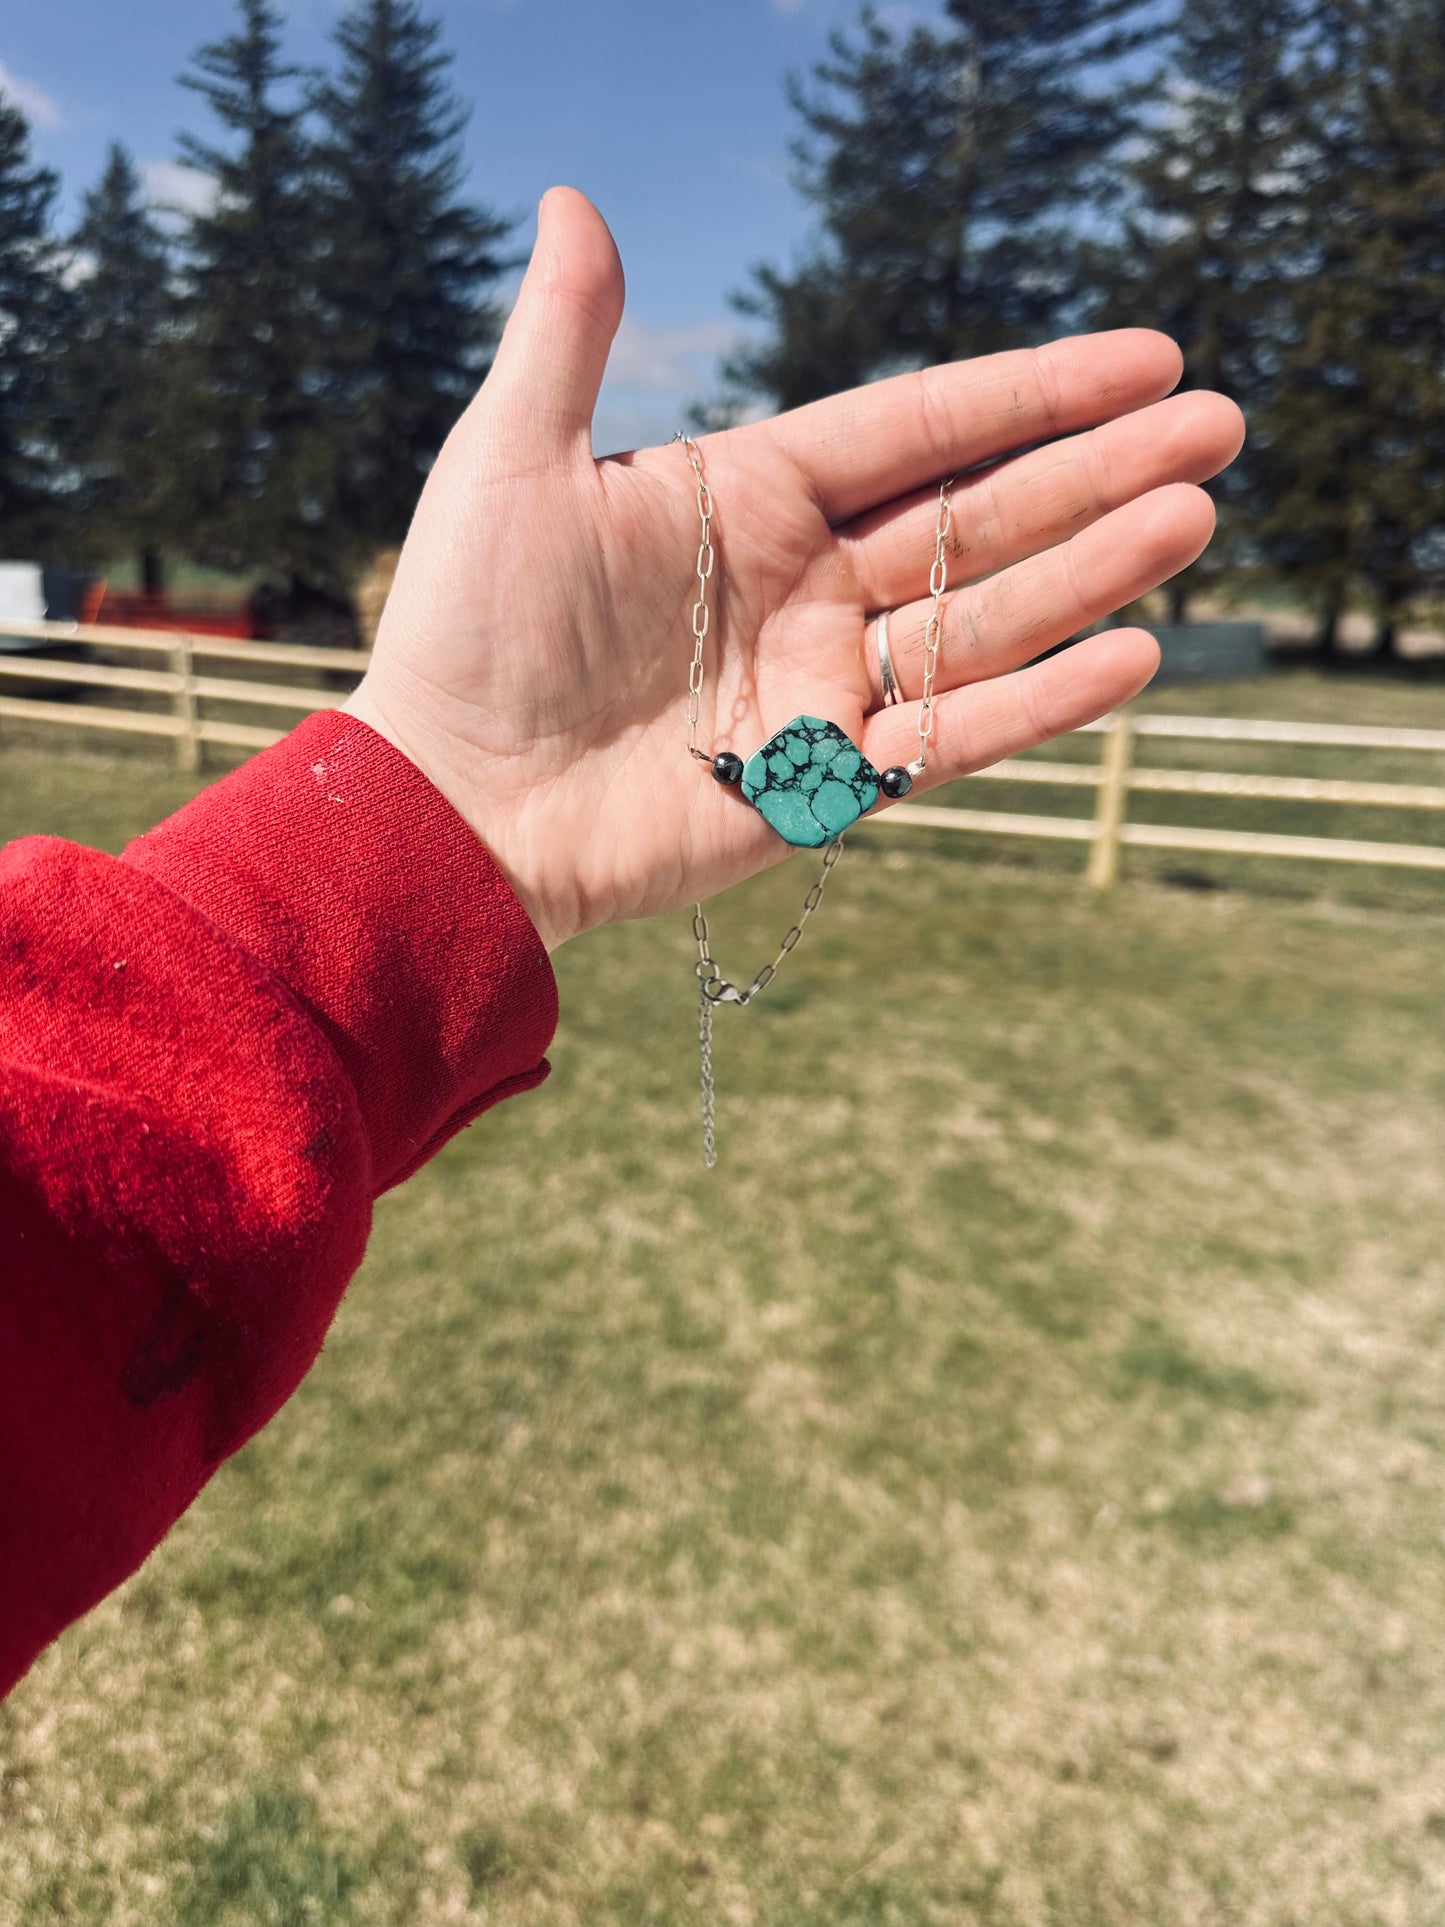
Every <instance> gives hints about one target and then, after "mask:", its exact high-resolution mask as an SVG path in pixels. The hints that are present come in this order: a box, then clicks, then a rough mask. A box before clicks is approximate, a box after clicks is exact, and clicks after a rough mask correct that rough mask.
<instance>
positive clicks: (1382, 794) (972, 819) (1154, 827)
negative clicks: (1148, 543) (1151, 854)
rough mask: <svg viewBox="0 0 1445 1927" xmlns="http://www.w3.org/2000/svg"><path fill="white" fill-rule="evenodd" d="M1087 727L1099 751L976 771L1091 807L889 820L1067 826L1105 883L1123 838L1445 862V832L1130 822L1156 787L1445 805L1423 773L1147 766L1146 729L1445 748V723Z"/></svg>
mask: <svg viewBox="0 0 1445 1927" xmlns="http://www.w3.org/2000/svg"><path fill="white" fill-rule="evenodd" d="M1077 733H1078V734H1079V735H1081V736H1082V735H1095V734H1100V733H1102V734H1103V737H1104V754H1103V759H1102V761H1101V762H1099V763H1055V762H1044V761H1042V760H1034V759H1026V758H1022V757H1013V758H1010V759H1009V760H1008V761H1007V762H1003V763H996V764H995V765H994V767H993V768H992V769H985V770H979V771H978V772H977V773H976V774H975V775H974V776H971V777H970V778H969V781H970V782H972V783H976V782H980V781H984V782H989V781H992V782H1004V783H1044V784H1049V785H1054V786H1063V787H1065V788H1070V789H1094V790H1097V791H1098V800H1097V804H1096V807H1095V811H1094V814H1093V816H1092V817H1070V816H1014V815H1006V814H1003V813H1000V812H997V811H991V810H955V809H941V808H937V807H930V806H929V805H928V804H920V803H898V804H895V805H894V807H893V808H892V809H891V810H889V811H887V813H886V815H885V816H883V817H880V819H879V821H880V822H884V821H886V822H899V823H912V824H916V825H917V826H919V827H920V828H928V829H934V830H973V831H975V832H982V833H985V834H988V835H990V836H1036V837H1060V838H1064V839H1066V840H1068V841H1070V842H1077V843H1087V844H1088V845H1089V846H1090V849H1089V867H1088V878H1089V882H1090V883H1091V884H1093V885H1094V887H1095V889H1099V890H1107V889H1108V888H1109V887H1110V886H1111V885H1112V884H1113V883H1115V882H1116V881H1117V880H1118V875H1119V852H1120V850H1121V848H1129V847H1132V848H1136V849H1146V850H1197V851H1207V852H1210V853H1212V854H1214V855H1217V856H1273V857H1304V858H1307V859H1309V860H1311V861H1316V862H1318V861H1325V862H1331V863H1370V864H1381V865H1385V866H1387V867H1390V868H1397V869H1412V870H1445V844H1432V843H1367V842H1361V841H1357V840H1355V839H1353V838H1348V837H1337V836H1275V835H1270V834H1266V833H1261V832H1258V831H1253V830H1221V829H1214V828H1209V829H1202V828H1200V829H1196V828H1193V827H1190V826H1189V825H1186V824H1173V823H1131V822H1129V821H1128V820H1127V815H1128V799H1129V795H1130V793H1131V792H1133V791H1142V792H1145V793H1147V794H1152V795H1156V796H1223V797H1235V798H1253V799H1260V800H1263V801H1274V802H1282V803H1348V804H1357V805H1360V806H1362V807H1364V808H1372V807H1373V808H1381V807H1386V808H1391V809H1402V810H1445V788H1442V787H1439V786H1435V785H1430V784H1422V783H1357V782H1352V781H1349V780H1347V779H1344V780H1342V779H1338V778H1328V777H1312V776H1270V775H1259V776H1255V775H1245V774H1236V773H1231V772H1227V771H1223V770H1193V769H1141V768H1138V767H1136V765H1135V763H1134V745H1135V742H1136V740H1137V739H1138V738H1140V737H1168V738H1172V739H1173V740H1175V741H1183V742H1223V743H1279V744H1289V745H1291V746H1294V747H1309V748H1318V749H1366V750H1405V751H1411V752H1419V753H1420V754H1422V755H1429V756H1439V757H1445V730H1432V729H1377V728H1370V727H1367V726H1365V725H1361V726H1359V727H1352V726H1350V725H1348V724H1337V723H1290V722H1269V721H1265V720H1259V721H1255V720H1243V719H1236V718H1233V717H1225V716H1131V715H1129V714H1128V713H1127V712H1124V711H1120V712H1119V713H1118V714H1116V715H1113V716H1106V717H1104V718H1103V720H1102V721H1100V722H1097V723H1090V724H1088V725H1087V726H1086V727H1085V728H1084V729H1082V730H1080V731H1078V732H1077Z"/></svg>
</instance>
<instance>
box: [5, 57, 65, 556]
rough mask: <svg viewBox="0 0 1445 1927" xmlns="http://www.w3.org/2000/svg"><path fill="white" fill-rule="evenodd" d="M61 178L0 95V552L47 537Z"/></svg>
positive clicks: (59, 296) (50, 528)
mask: <svg viewBox="0 0 1445 1927" xmlns="http://www.w3.org/2000/svg"><path fill="white" fill-rule="evenodd" d="M56 188H57V182H56V178H55V175H54V174H53V173H51V172H50V170H49V169H48V168H44V167H40V166H37V165H36V163H35V161H34V159H33V157H32V155H31V151H30V129H29V126H28V124H27V122H26V119H25V116H24V115H23V114H22V113H21V111H20V109H19V108H18V107H17V106H15V105H14V103H13V102H11V101H9V100H7V99H6V98H5V96H4V95H3V94H0V555H11V556H20V557H25V556H27V555H28V554H30V553H32V552H33V551H35V550H37V549H39V548H41V547H43V546H46V545H47V544H53V542H54V540H55V536H56V531H57V528H58V527H59V525H60V521H61V517H62V513H63V504H62V502H61V498H60V495H59V492H58V485H57V480H56V468H57V462H56V451H55V435H56V429H57V426H58V422H57V408H58V402H59V395H58V391H57V387H56V367H57V364H58V361H59V357H60V351H61V347H62V344H63V341H64V336H65V329H66V324H67V320H68V303H67V300H66V296H65V290H64V287H63V284H62V281H61V277H60V264H59V257H58V250H57V248H56V244H55V241H54V239H53V236H52V234H51V229H50V217H51V210H52V208H53V206H54V202H55V194H56Z"/></svg>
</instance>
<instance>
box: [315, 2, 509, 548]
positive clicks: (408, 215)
mask: <svg viewBox="0 0 1445 1927" xmlns="http://www.w3.org/2000/svg"><path fill="white" fill-rule="evenodd" d="M440 32H441V29H440V26H439V24H438V23H437V22H435V21H431V20H427V19H426V18H424V17H423V15H422V14H421V12H420V10H419V9H418V7H417V6H416V5H415V4H414V0H357V4H355V5H354V6H353V7H352V9H351V11H350V12H349V13H347V14H346V15H345V16H344V17H343V19H342V20H341V22H340V24H339V26H338V27H337V30H336V36H335V38H336V45H337V47H338V49H339V51H340V55H341V63H340V70H339V72H338V74H337V75H336V77H335V79H334V80H332V81H330V82H328V83H327V84H326V85H324V86H322V87H320V88H319V89H318V90H317V91H316V93H315V96H314V101H315V105H316V108H317V110H318V112H319V114H320V116H321V119H322V122H323V134H322V137H321V141H320V144H319V148H318V155H317V162H318V171H319V178H320V181H321V183H322V198H323V205H324V209H325V230H326V241H325V254H324V259H323V263H322V267H321V274H320V289H321V297H322V302H323V307H324V314H325V320H326V327H327V348H326V356H325V360H326V375H327V392H328V398H329V401H330V404H331V406H332V407H333V408H334V409H335V411H336V414H337V417H338V426H337V432H336V440H335V454H336V470H335V481H334V489H333V499H334V502H335V508H336V522H337V526H338V532H341V531H344V534H345V537H346V539H347V540H348V541H349V542H351V543H354V544H355V545H356V546H357V548H358V549H360V550H364V551H366V552H372V551H374V550H375V549H376V548H377V547H378V546H381V545H384V544H388V543H396V542H399V541H400V540H401V538H402V537H403V536H404V535H405V533H406V529H407V525H408V523H409V522H410V520H411V514H412V510H413V509H414V507H415V506H416V499H417V496H418V494H419V493H420V490H421V485H422V482H423V481H424V480H425V478H426V475H427V472H428V470H429V469H430V467H431V465H432V462H433V461H434V460H435V458H436V455H437V452H438V450H439V449H440V447H441V445H442V442H443V441H444V440H445V438H446V435H447V432H448V430H449V429H450V428H451V426H452V423H453V422H454V421H455V420H456V418H457V416H458V414H459V413H460V412H461V410H462V409H463V407H464V406H465V405H466V402H467V401H468V399H469V398H470V396H471V394H472V393H473V391H474V389H475V388H476V385H477V383H478V382H479V381H480V379H481V377H482V376H483V375H484V374H485V372H486V369H487V367H488V365H489V363H490V358H491V353H492V350H493V348H494V346H495V344H496V339H497V334H498V331H499V327H500V320H501V317H500V314H499V311H498V309H497V307H496V305H495V303H494V302H493V301H491V300H489V299H488V298H487V297H488V291H489V290H490V289H491V288H493V287H494V285H495V283H496V281H497V279H498V276H499V275H500V274H501V273H502V271H503V269H504V268H505V267H507V266H509V265H510V263H508V262H506V261H504V260H503V258H502V257H501V256H500V255H499V253H498V252H497V249H498V247H499V246H500V244H501V243H502V242H503V241H504V240H505V238H506V236H507V235H508V234H509V233H510V231H511V229H512V227H513V225H514V223H513V222H511V221H506V220H501V219H498V218H497V217H496V216H495V215H493V214H491V213H488V212H486V211H484V210H482V209H479V208H476V207H473V206H471V205H469V204H468V203H467V202H466V201H465V200H463V199H462V198H461V192H460V190H461V183H462V177H463V167H462V159H461V152H460V146H459V137H460V134H461V131H462V128H463V127H464V125H465V123H466V114H465V112H464V111H463V110H462V109H460V108H459V107H458V106H457V105H456V104H455V103H454V102H453V101H452V100H451V98H450V97H449V96H448V93H447V91H446V86H445V78H444V77H445V75H446V71H447V69H448V67H449V66H450V64H451V57H450V55H448V54H446V53H443V52H442V51H441V50H440V49H439V47H438V40H439V37H440Z"/></svg>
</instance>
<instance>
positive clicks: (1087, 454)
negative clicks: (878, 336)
mask: <svg viewBox="0 0 1445 1927" xmlns="http://www.w3.org/2000/svg"><path fill="white" fill-rule="evenodd" d="M1243 434H1244V423H1243V418H1242V416H1241V415H1240V412H1239V410H1238V409H1237V408H1236V407H1235V405H1234V403H1233V402H1232V401H1229V400H1227V399H1226V398H1225V397H1224V396H1223V395H1215V394H1208V393H1191V394H1185V395H1174V396H1171V397H1170V399H1169V400H1167V401H1161V402H1156V403H1155V404H1154V406H1153V407H1150V408H1141V409H1139V410H1138V411H1137V412H1136V413H1134V414H1132V415H1125V416H1122V417H1121V418H1120V419H1119V420H1117V421H1112V422H1108V423H1106V424H1105V425H1104V426H1103V427H1102V428H1095V429H1091V430H1090V431H1089V432H1088V433H1087V434H1084V435H1072V436H1069V437H1068V438H1067V439H1065V440H1063V441H1059V442H1052V443H1050V444H1049V445H1048V446H1047V447H1045V448H1036V449H1032V450H1031V451H1030V452H1029V453H1028V454H1026V455H1017V456H1014V457H1013V458H1011V459H1010V460H1009V461H1006V462H1001V463H999V464H997V465H996V466H995V467H993V468H988V469H983V470H980V471H979V472H978V473H976V474H973V475H966V476H963V477H962V478H961V479H960V480H959V481H958V482H957V483H956V484H955V486H954V491H953V533H952V536H951V537H950V540H949V550H948V576H949V583H950V586H952V587H955V588H956V587H958V586H959V585H960V584H961V583H964V582H976V581H978V580H979V579H980V578H981V577H983V576H986V575H992V574H993V573H994V572H995V571H996V570H998V569H1002V568H1007V567H1008V566H1009V565H1010V564H1011V563H1015V562H1019V561H1022V560H1023V559H1024V558H1025V557H1027V556H1031V555H1037V554H1039V553H1040V552H1041V551H1042V550H1044V549H1049V548H1053V547H1054V546H1055V545H1056V544H1057V543H1059V542H1062V541H1065V540H1066V539H1067V538H1068V537H1069V536H1072V535H1076V534H1077V533H1078V532H1079V531H1080V530H1081V529H1084V528H1087V527H1088V526H1089V525H1090V524H1091V523H1093V522H1097V521H1098V520H1099V519H1100V518H1101V517H1103V516H1105V515H1107V514H1109V513H1110V512H1111V511H1112V510H1114V509H1118V508H1122V507H1123V506H1124V505H1125V504H1126V503H1128V502H1132V501H1134V500H1135V499H1136V498H1137V497H1139V496H1141V495H1144V494H1147V493H1148V492H1149V491H1150V490H1151V489H1156V488H1160V487H1162V486H1164V485H1165V484H1167V483H1170V482H1203V481H1206V480H1207V479H1208V478H1209V477H1210V476H1211V475H1216V474H1218V472H1219V470H1220V469H1222V468H1224V467H1227V465H1228V464H1229V463H1230V462H1232V461H1233V460H1234V457H1235V456H1236V455H1237V454H1238V453H1239V448H1240V443H1241V441H1242V440H1243ZM937 513H938V490H937V488H936V487H934V488H931V489H928V490H926V491H923V492H921V493H919V494H917V495H914V496H910V497H905V498H904V499H902V500H900V501H897V502H893V503H890V504H889V505H888V507H887V508H885V509H880V510H875V511H873V512H871V513H870V514H869V515H868V516H866V517H860V518H859V519H858V520H857V521H856V522H852V523H848V524H845V525H844V526H843V527H841V528H840V529H839V531H838V537H839V541H840V544H841V545H842V548H843V551H844V555H845V557H846V558H847V559H848V560H849V561H850V562H851V565H852V568H853V572H854V575H855V578H856V580H857V582H858V585H859V588H860V590H861V592H862V599H863V604H864V607H865V608H867V609H870V610H873V609H889V608H896V607H897V606H898V604H900V603H904V602H908V601H911V600H912V599H913V598H914V597H915V596H918V595H921V594H922V593H923V590H924V585H925V584H926V583H927V580H928V571H929V567H930V565H931V563H932V561H933V552H934V551H933V531H934V522H935V518H936V516H937Z"/></svg>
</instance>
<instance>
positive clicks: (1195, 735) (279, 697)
mask: <svg viewBox="0 0 1445 1927" xmlns="http://www.w3.org/2000/svg"><path fill="white" fill-rule="evenodd" d="M7 636H8V637H13V638H15V639H17V640H20V641H25V642H39V643H44V644H48V645H50V646H51V647H71V646H76V645H83V646H87V647H93V648H99V649H105V650H113V651H121V652H136V653H146V652H149V653H150V654H152V655H160V656H162V657H163V658H164V659H165V661H166V665H167V666H166V667H165V668H164V669H159V668H154V669H143V668H127V667H121V666H117V665H115V664H112V663H103V662H93V661H61V660H55V659H53V658H46V657H44V656H41V655H37V654H34V653H31V652H28V651H27V652H26V653H24V654H21V655H6V654H4V653H0V692H3V690H4V686H5V679H6V678H10V679H12V680H22V681H30V682H32V683H33V682H42V683H55V684H60V685H64V684H69V685H72V686H75V687H81V688H84V687H87V686H88V687H91V688H104V689H131V690H135V691H137V692H138V693H144V694H148V695H157V696H168V697H169V698H170V709H169V711H158V710H127V709H119V708H108V707H103V706H101V705H99V704H86V703H64V704H61V703H57V702H53V701H46V700H44V699H43V698H37V697H33V696H31V697H26V696H8V695H4V694H3V693H0V718H3V717H7V716H8V717H13V718H15V719H16V720H21V721H27V722H41V723H60V724H69V725H71V726H72V727H75V728H81V729H100V730H112V731H128V732H133V733H134V734H137V735H144V736H158V737H167V738H170V739H171V740H173V741H174V743H175V746H176V757H177V761H178V762H179V764H180V765H181V767H182V768H185V769H190V770H195V769H199V767H200V765H201V759H202V754H203V750H204V747H205V745H207V744H212V743H214V744H217V745H222V746H224V747H227V748H234V749H265V748H266V747H267V746H268V745H270V744H271V743H274V742H278V741H279V740H280V738H281V737H282V736H283V735H284V734H285V733H286V732H285V730H284V729H270V728H266V727H263V726H262V725H260V724H256V723H241V722H225V721H221V720H218V719H215V718H212V717H209V716H203V715H201V713H200V709H199V705H200V704H201V703H202V702H205V703H246V704H251V705H255V706H259V707H261V708H272V709H280V710H286V711H289V712H293V713H294V712H296V711H301V712H304V713H309V712H310V711H312V710H317V709H326V708H329V707H330V706H331V705H332V704H333V703H334V702H335V700H336V696H335V692H334V691H327V690H323V689H314V688H308V687H305V686H301V685H295V686H293V685H291V684H289V683H274V682H254V681H248V680H247V679H246V678H244V677H225V676H209V675H205V676H203V675H199V674H198V673H197V671H196V660H197V658H198V657H199V658H210V659H212V660H214V661H219V662H244V663H248V664H258V665H262V666H266V667H287V668H292V669H326V670H340V671H345V672H355V673H358V674H359V673H361V672H362V671H364V670H365V668H366V666H367V664H368V662H369V661H370V657H369V655H367V654H366V653H365V652H364V651H362V650H355V649H317V648H308V647H304V646H302V645H299V644H292V643H279V642H237V641H233V640H229V639H227V638H224V637H218V636H204V635H178V634H171V633H169V632H167V633H161V632H142V631H137V630H132V629H114V628H108V627H106V626H104V625H91V626H82V625H78V624H64V625H56V624H49V623H14V622H7V621H0V638H3V637H7ZM1076 733H1077V734H1078V735H1080V736H1093V735H1102V736H1103V738H1104V743H1103V756H1102V759H1101V760H1100V761H1099V762H1098V763H1073V762H1070V763H1060V762H1048V761H1043V760H1038V759H1026V758H1019V757H1014V758H1010V759H1009V760H1008V761H1007V762H1003V763H998V764H995V765H994V767H993V768H991V769H985V770H979V771H978V772H977V773H976V774H975V775H974V776H973V777H971V778H970V779H969V780H970V782H1002V783H1022V784H1040V785H1044V786H1046V787H1052V788H1073V789H1081V790H1091V789H1092V790H1095V791H1097V798H1096V803H1095V809H1094V814H1093V816H1092V817H1067V816H1026V815H1019V814H1016V813H1012V812H1006V811H998V810H972V809H951V808H945V807H941V806H938V805H930V804H926V803H898V804H895V805H894V806H893V807H892V808H891V809H889V810H887V811H885V812H883V813H882V814H881V815H880V816H879V817H877V818H876V819H873V820H874V821H876V822H878V823H880V824H887V825H891V826H894V827H897V828H907V827H908V826H910V825H912V826H914V827H916V828H920V829H938V830H964V831H971V832H973V833H975V834H981V835H987V836H1024V837H1039V838H1045V839H1053V840H1059V841H1064V842H1073V843H1086V844H1088V846H1089V860H1088V872H1087V874H1088V880H1089V882H1090V883H1091V884H1093V885H1094V886H1095V888H1097V889H1107V888H1109V887H1110V885H1112V884H1113V883H1114V882H1116V881H1117V878H1118V874H1119V861H1120V854H1121V852H1122V851H1123V850H1124V849H1151V850H1185V851H1198V852H1205V853H1212V854H1215V855H1221V856H1272V857H1289V858H1302V859H1305V860H1308V861H1311V862H1331V863H1365V864H1376V865H1380V866H1382V867H1386V868H1391V869H1400V868H1403V869H1416V870H1437V871H1445V844H1421V843H1382V842H1367V841H1361V840H1359V839H1354V838H1348V837H1334V836H1328V837H1325V836H1294V835H1290V836H1286V835H1275V834H1270V833H1265V832H1259V831H1252V830H1225V829H1214V828H1202V827H1199V828H1196V827H1192V826H1189V825H1185V824H1165V823H1131V822H1130V821H1129V820H1128V804H1129V798H1130V796H1131V795H1132V794H1133V793H1136V792H1137V793H1140V794H1144V795H1165V796H1212V797H1224V798H1231V799H1240V800H1251V801H1267V802H1288V803H1335V804H1347V805H1351V806H1357V807H1360V808H1363V809H1371V808H1389V809H1403V810H1432V811H1433V810H1445V784H1431V783H1375V782H1356V781H1352V780H1350V779H1347V778H1338V777H1310V776H1277V775H1271V774H1267V773H1266V774H1260V775H1254V774H1246V773H1232V772H1229V771H1224V770H1187V769H1153V768H1148V767H1143V768H1141V767H1139V766H1138V765H1137V764H1136V762H1135V749H1136V746H1137V744H1138V742H1139V740H1140V739H1149V738H1163V739H1170V740H1174V741H1183V742H1223V743H1254V744H1277V745H1280V746H1284V747H1290V748H1317V749H1339V750H1349V749H1355V750H1374V751H1380V750H1390V751H1403V752H1408V753H1412V754H1420V755H1426V756H1438V757H1441V758H1445V730H1430V729H1386V728H1378V727H1373V726H1370V725H1367V724H1360V725H1352V724H1340V723H1296V722H1288V721H1272V720H1269V719H1266V718H1234V717H1225V716H1133V715H1130V714H1128V713H1127V712H1120V713H1119V714H1117V715H1113V716H1106V717H1104V718H1103V719H1101V720H1100V721H1099V722H1097V723H1089V724H1086V725H1085V727H1084V728H1083V729H1081V730H1079V731H1077V732H1076Z"/></svg>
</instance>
